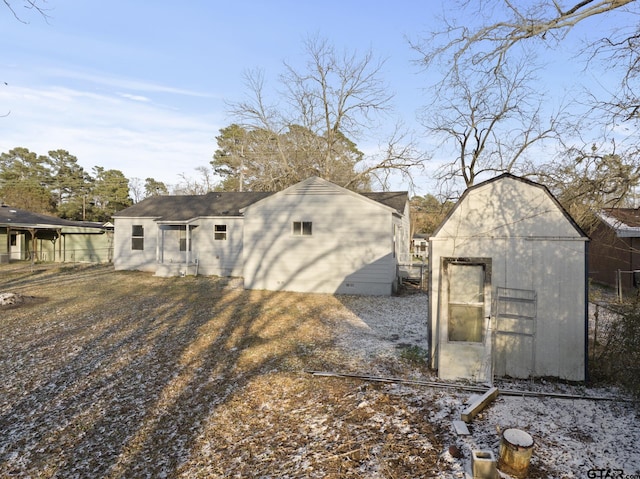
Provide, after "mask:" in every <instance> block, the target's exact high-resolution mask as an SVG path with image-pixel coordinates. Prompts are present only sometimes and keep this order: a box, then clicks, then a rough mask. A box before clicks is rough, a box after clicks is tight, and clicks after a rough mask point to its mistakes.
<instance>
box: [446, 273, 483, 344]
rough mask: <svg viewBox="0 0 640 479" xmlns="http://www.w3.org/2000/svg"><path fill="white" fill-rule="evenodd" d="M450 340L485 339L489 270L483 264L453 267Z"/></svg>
mask: <svg viewBox="0 0 640 479" xmlns="http://www.w3.org/2000/svg"><path fill="white" fill-rule="evenodd" d="M448 270H449V271H448V275H449V304H448V307H449V315H448V316H449V321H448V322H449V324H448V333H449V334H448V337H449V341H468V342H472V343H481V342H483V340H484V334H483V333H484V283H485V270H484V267H483V266H482V265H480V264H449V265H448Z"/></svg>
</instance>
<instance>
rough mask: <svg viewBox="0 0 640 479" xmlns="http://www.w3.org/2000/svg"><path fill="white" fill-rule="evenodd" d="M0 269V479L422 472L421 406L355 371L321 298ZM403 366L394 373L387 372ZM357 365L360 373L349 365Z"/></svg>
mask: <svg viewBox="0 0 640 479" xmlns="http://www.w3.org/2000/svg"><path fill="white" fill-rule="evenodd" d="M38 268H41V267H39V266H38V265H36V270H35V271H31V270H30V269H29V268H28V267H24V266H21V267H19V268H15V267H10V266H2V267H0V293H2V292H16V293H20V294H21V295H22V296H23V298H24V301H23V302H22V303H21V304H18V305H16V306H7V307H2V309H0V314H1V318H2V319H1V320H0V382H1V383H2V388H3V390H2V395H1V396H0V430H1V431H2V434H1V435H0V477H34V478H46V477H59V478H73V477H83V478H84V477H91V478H97V477H105V478H130V477H136V478H142V477H153V478H162V477H185V478H187V477H188V478H195V477H203V478H204V477H207V478H215V477H263V478H270V477H273V478H275V477H278V478H281V477H329V478H331V477H333V478H342V477H372V478H373V477H380V478H400V477H412V478H419V477H433V476H434V475H435V473H436V471H438V470H439V469H440V468H442V467H446V465H443V464H441V463H439V462H438V461H439V456H440V452H441V450H442V446H441V444H440V442H439V438H438V435H436V434H435V432H434V431H433V429H432V427H431V425H430V424H429V422H428V421H427V420H426V419H427V418H428V417H429V408H430V406H429V405H428V402H427V401H425V400H424V399H421V398H420V396H419V395H416V394H412V393H410V392H407V393H406V394H403V393H402V392H401V391H400V392H399V391H398V390H392V388H391V387H388V386H385V385H365V384H362V383H359V382H354V381H348V380H342V379H327V378H322V379H320V378H314V377H312V376H310V375H308V374H306V373H305V372H304V370H305V369H323V370H326V369H342V368H341V366H342V365H344V364H345V363H347V362H348V361H352V360H353V358H351V357H350V356H349V352H348V351H346V350H344V349H343V348H341V347H340V346H339V345H338V341H337V339H336V335H337V334H338V331H339V330H340V327H339V326H340V320H341V317H342V316H343V315H344V310H345V306H344V305H343V304H342V303H341V302H340V301H339V299H338V298H336V297H334V296H330V295H306V294H295V293H273V292H262V291H244V290H242V289H240V288H238V287H237V282H235V283H234V281H233V280H229V279H224V278H204V277H197V278H194V277H186V278H157V277H154V276H152V275H150V274H145V273H138V272H114V271H113V269H112V268H111V267H109V266H92V267H77V268H59V267H53V268H50V269H49V268H44V267H42V268H41V269H38ZM393 367H394V368H399V367H402V362H401V361H400V360H399V362H398V364H394V365H393ZM362 368H363V369H364V370H366V369H367V365H364V364H363V365H362Z"/></svg>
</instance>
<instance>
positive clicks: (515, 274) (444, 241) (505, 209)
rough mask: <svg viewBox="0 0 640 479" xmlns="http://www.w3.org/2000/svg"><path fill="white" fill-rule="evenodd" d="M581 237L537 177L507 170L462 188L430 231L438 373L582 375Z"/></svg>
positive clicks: (434, 362)
mask: <svg viewBox="0 0 640 479" xmlns="http://www.w3.org/2000/svg"><path fill="white" fill-rule="evenodd" d="M587 244H588V238H587V236H586V234H585V233H584V232H583V231H582V230H581V229H580V227H579V226H578V225H577V224H576V222H575V221H574V220H573V219H572V218H571V216H570V215H569V214H568V213H567V212H566V211H565V210H564V208H562V206H561V205H560V204H559V203H558V201H557V200H556V199H555V198H554V197H553V195H552V194H551V193H550V192H549V190H548V189H547V188H546V187H545V186H543V185H541V184H538V183H535V182H533V181H530V180H527V179H524V178H520V177H517V176H514V175H511V174H503V175H500V176H498V177H496V178H493V179H491V180H488V181H485V182H483V183H480V184H478V185H475V186H472V187H470V188H469V189H467V190H466V191H465V192H464V194H463V195H462V197H461V198H460V201H459V202H458V203H457V204H456V206H455V208H454V209H453V210H452V211H451V212H450V214H449V215H448V216H447V218H446V219H445V220H444V221H443V222H442V224H441V225H440V226H439V228H438V229H437V230H436V232H435V233H434V234H433V236H431V238H430V280H429V292H430V299H431V301H430V306H429V327H430V350H431V351H430V352H431V364H432V365H433V366H434V367H436V368H437V369H438V372H439V375H440V376H441V377H443V378H449V379H451V378H467V379H473V380H478V381H490V380H491V379H492V378H493V376H511V377H522V378H526V377H529V376H555V377H560V378H564V379H569V380H583V379H585V376H586V360H587V355H586V344H587V336H586V324H587V323H586V321H587Z"/></svg>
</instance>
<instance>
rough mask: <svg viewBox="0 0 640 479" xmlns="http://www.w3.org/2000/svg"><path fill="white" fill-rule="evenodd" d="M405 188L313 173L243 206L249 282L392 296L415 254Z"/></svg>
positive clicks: (252, 286)
mask: <svg viewBox="0 0 640 479" xmlns="http://www.w3.org/2000/svg"><path fill="white" fill-rule="evenodd" d="M408 208H409V207H408V195H407V193H406V192H387V193H355V192H353V191H350V190H347V189H345V188H342V187H340V186H338V185H335V184H333V183H331V182H329V181H326V180H323V179H321V178H318V177H311V178H309V179H307V180H305V181H302V182H300V183H297V184H295V185H293V186H291V187H289V188H287V189H285V190H283V191H280V192H278V193H275V194H273V195H271V196H269V197H267V198H264V199H262V200H260V201H258V202H256V203H253V204H251V205H249V206H248V207H247V208H245V209H244V210H243V213H244V241H243V243H244V248H243V256H244V286H245V288H247V289H266V290H285V291H299V292H315V293H337V294H366V295H389V294H391V293H392V290H393V288H394V286H395V284H396V281H397V267H398V262H400V261H406V260H407V258H408V256H409V248H410V240H409V209H408Z"/></svg>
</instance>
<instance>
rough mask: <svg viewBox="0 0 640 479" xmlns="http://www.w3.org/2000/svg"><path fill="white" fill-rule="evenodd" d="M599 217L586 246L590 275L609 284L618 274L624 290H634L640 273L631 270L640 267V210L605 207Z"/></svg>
mask: <svg viewBox="0 0 640 479" xmlns="http://www.w3.org/2000/svg"><path fill="white" fill-rule="evenodd" d="M598 219H599V222H598V224H597V226H596V229H595V230H594V232H593V233H592V234H591V244H590V246H589V277H590V278H591V279H592V280H594V281H596V282H598V283H601V284H606V285H608V286H611V287H617V286H618V278H619V279H620V285H621V287H622V289H623V290H624V291H627V292H629V291H633V290H634V288H637V287H639V286H640V284H639V282H638V280H639V279H640V276H639V275H638V274H637V273H636V274H634V273H633V272H634V271H640V212H639V211H638V209H636V208H607V209H605V210H603V211H602V212H601V213H600V214H599V215H598ZM619 271H620V273H618V272H619ZM634 278H635V281H634Z"/></svg>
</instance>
